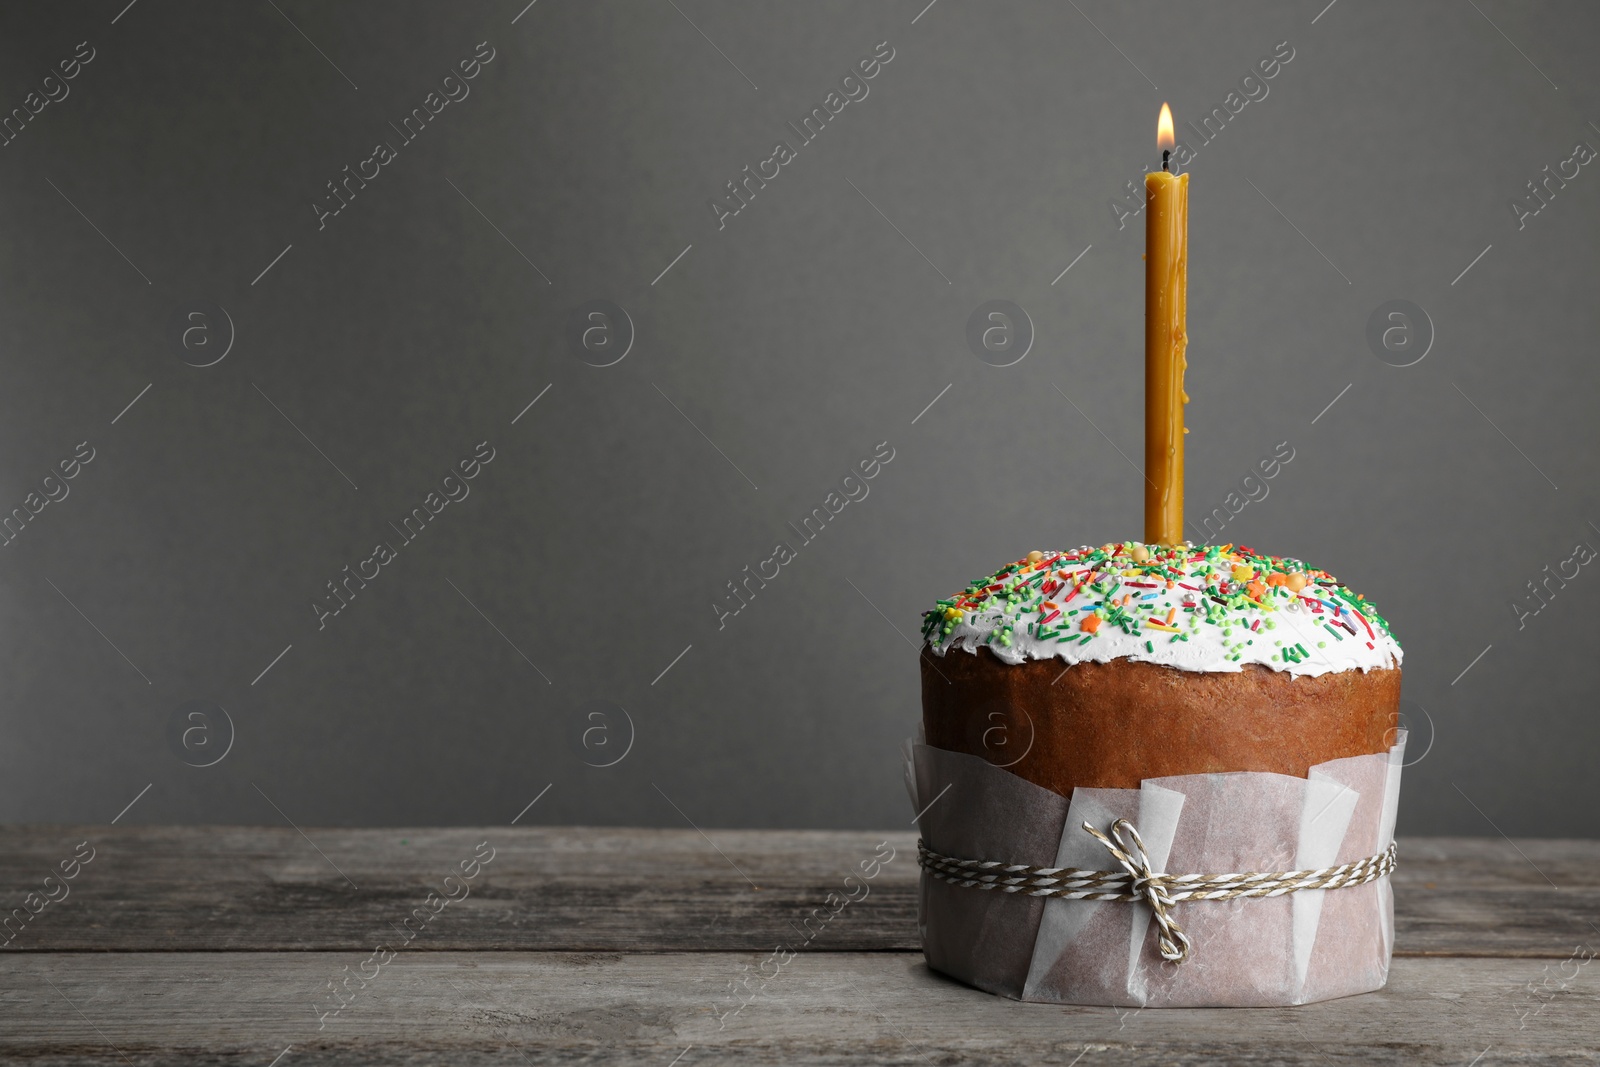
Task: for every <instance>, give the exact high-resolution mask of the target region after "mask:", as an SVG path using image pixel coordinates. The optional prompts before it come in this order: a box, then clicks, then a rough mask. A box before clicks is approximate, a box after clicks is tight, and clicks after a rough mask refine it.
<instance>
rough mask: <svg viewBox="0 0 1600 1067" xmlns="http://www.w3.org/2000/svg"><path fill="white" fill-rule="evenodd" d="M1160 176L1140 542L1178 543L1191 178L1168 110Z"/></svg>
mask: <svg viewBox="0 0 1600 1067" xmlns="http://www.w3.org/2000/svg"><path fill="white" fill-rule="evenodd" d="M1156 146H1157V147H1158V148H1160V149H1161V150H1162V152H1161V169H1160V170H1159V171H1151V172H1150V173H1148V174H1146V175H1145V176H1144V192H1145V216H1144V217H1145V223H1144V226H1145V229H1144V260H1145V262H1144V470H1145V486H1144V539H1145V541H1146V543H1148V544H1152V545H1173V544H1177V543H1178V542H1180V541H1182V540H1183V435H1184V434H1186V433H1188V432H1189V431H1188V430H1187V429H1186V428H1185V427H1184V425H1183V405H1184V404H1186V403H1188V401H1189V395H1188V394H1187V393H1185V392H1184V391H1183V372H1184V368H1185V367H1187V366H1188V361H1187V360H1186V359H1185V358H1184V349H1185V348H1186V347H1187V346H1188V341H1189V338H1188V333H1187V331H1186V329H1185V320H1186V314H1187V306H1188V292H1189V176H1188V175H1187V174H1172V173H1170V172H1169V171H1168V169H1167V167H1168V161H1169V159H1170V157H1171V149H1172V146H1173V135H1172V109H1171V108H1169V107H1167V105H1166V104H1162V105H1161V118H1160V119H1159V121H1158V122H1157V124H1156Z"/></svg>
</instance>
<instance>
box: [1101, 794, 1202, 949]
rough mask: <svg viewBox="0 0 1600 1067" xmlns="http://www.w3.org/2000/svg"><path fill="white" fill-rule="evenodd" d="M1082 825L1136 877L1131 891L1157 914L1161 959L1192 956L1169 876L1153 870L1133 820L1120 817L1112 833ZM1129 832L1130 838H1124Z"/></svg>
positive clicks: (1130, 875)
mask: <svg viewBox="0 0 1600 1067" xmlns="http://www.w3.org/2000/svg"><path fill="white" fill-rule="evenodd" d="M1083 828H1084V829H1085V830H1087V831H1089V833H1090V834H1092V835H1093V836H1094V839H1095V840H1096V841H1098V842H1100V843H1101V844H1102V845H1104V846H1106V851H1107V852H1109V853H1111V856H1112V858H1113V859H1115V860H1116V861H1117V862H1118V863H1120V864H1122V869H1123V870H1125V871H1127V872H1128V876H1129V877H1130V878H1132V879H1133V882H1132V885H1131V890H1132V892H1133V894H1134V895H1135V896H1136V897H1142V898H1143V899H1144V902H1145V903H1146V904H1149V905H1150V911H1151V912H1152V913H1153V914H1154V915H1155V920H1156V928H1157V929H1158V930H1159V934H1158V935H1157V938H1158V940H1159V942H1160V948H1161V958H1162V959H1164V960H1166V961H1167V962H1169V963H1182V962H1183V961H1184V960H1186V959H1188V958H1189V948H1190V945H1189V935H1187V934H1185V933H1184V932H1183V928H1182V927H1180V926H1179V925H1178V922H1177V920H1176V919H1174V918H1173V917H1172V914H1171V911H1170V910H1169V909H1170V908H1171V907H1172V905H1173V900H1172V893H1171V891H1170V890H1169V889H1168V878H1169V876H1168V875H1165V874H1158V873H1156V872H1155V871H1152V870H1151V869H1150V856H1149V854H1148V853H1147V852H1145V850H1144V838H1142V837H1140V836H1139V831H1138V830H1136V829H1134V826H1133V823H1131V822H1129V821H1128V820H1127V819H1118V820H1117V821H1116V822H1114V823H1112V824H1111V836H1110V837H1107V836H1106V835H1105V834H1103V833H1101V832H1100V831H1099V830H1096V829H1095V828H1094V827H1093V826H1091V825H1090V824H1089V823H1088V822H1085V823H1084V824H1083ZM1124 833H1126V834H1127V835H1128V839H1127V840H1126V841H1125V840H1123V837H1122V835H1123V834H1124Z"/></svg>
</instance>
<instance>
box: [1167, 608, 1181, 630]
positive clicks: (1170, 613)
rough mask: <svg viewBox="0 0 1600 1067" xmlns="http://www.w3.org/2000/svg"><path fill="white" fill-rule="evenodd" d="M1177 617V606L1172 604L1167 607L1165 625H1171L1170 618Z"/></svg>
mask: <svg viewBox="0 0 1600 1067" xmlns="http://www.w3.org/2000/svg"><path fill="white" fill-rule="evenodd" d="M1177 617H1178V607H1177V605H1176V604H1174V605H1173V606H1172V607H1170V608H1168V609H1167V625H1168V626H1171V625H1172V620H1173V619H1176V618H1177Z"/></svg>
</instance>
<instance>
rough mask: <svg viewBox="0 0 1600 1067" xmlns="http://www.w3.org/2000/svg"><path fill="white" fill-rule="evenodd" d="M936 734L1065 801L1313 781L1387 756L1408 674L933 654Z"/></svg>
mask: <svg viewBox="0 0 1600 1067" xmlns="http://www.w3.org/2000/svg"><path fill="white" fill-rule="evenodd" d="M921 667H922V721H923V727H924V729H925V731H926V736H927V743H928V744H930V745H932V746H934V747H935V748H942V749H947V750H949V751H952V752H964V753H967V754H969V755H973V756H978V757H980V758H982V759H986V760H988V761H989V762H990V763H992V764H994V765H996V766H1003V767H1005V768H1006V769H1007V770H1009V771H1011V772H1012V773H1014V774H1016V775H1019V776H1020V777H1022V778H1025V779H1027V780H1028V781H1030V782H1033V783H1034V784H1035V785H1040V786H1043V787H1044V788H1046V789H1049V790H1052V791H1054V792H1056V793H1059V794H1061V795H1063V796H1068V795H1070V794H1071V793H1072V790H1073V788H1074V787H1076V786H1080V785H1083V786H1098V787H1105V788H1116V789H1133V788H1137V787H1138V785H1139V782H1140V781H1141V780H1143V779H1146V778H1159V777H1163V776H1166V775H1176V774H1202V773H1208V772H1217V771H1275V772H1277V773H1279V774H1292V775H1296V776H1298V777H1301V778H1304V777H1305V776H1306V773H1307V772H1308V771H1309V770H1310V768H1311V767H1313V766H1315V765H1316V764H1318V763H1322V762H1325V761H1327V760H1331V759H1340V758H1343V757H1346V756H1362V755H1367V754H1370V753H1374V752H1383V751H1386V750H1387V749H1388V748H1389V746H1390V745H1391V744H1393V742H1394V738H1395V735H1394V727H1395V725H1396V723H1397V722H1398V717H1399V710H1400V669H1399V668H1398V667H1394V668H1390V669H1376V670H1368V671H1360V670H1348V671H1340V672H1337V673H1329V674H1322V675H1317V676H1314V677H1313V676H1306V675H1301V676H1298V677H1297V676H1294V675H1291V674H1289V673H1287V672H1285V671H1279V670H1272V669H1270V668H1266V667H1261V666H1256V665H1252V664H1246V665H1244V669H1243V670H1242V671H1239V672H1237V673H1235V672H1201V671H1185V670H1179V669H1176V668H1173V667H1166V666H1161V665H1158V664H1152V663H1142V662H1138V661H1134V660H1128V659H1117V660H1113V661H1111V662H1109V663H1094V662H1082V663H1075V664H1072V665H1070V666H1068V665H1066V664H1063V663H1062V662H1060V661H1059V660H1056V659H1040V660H1029V661H1027V662H1024V663H1017V664H1011V663H1005V662H1003V661H1002V660H1000V659H999V658H997V657H996V656H994V655H992V654H991V653H990V652H989V651H988V649H980V650H979V651H978V652H977V653H976V654H972V653H968V652H965V651H952V652H950V653H948V654H946V655H943V656H936V655H933V654H932V653H930V652H929V651H928V649H927V648H926V647H924V648H923V650H922V653H921Z"/></svg>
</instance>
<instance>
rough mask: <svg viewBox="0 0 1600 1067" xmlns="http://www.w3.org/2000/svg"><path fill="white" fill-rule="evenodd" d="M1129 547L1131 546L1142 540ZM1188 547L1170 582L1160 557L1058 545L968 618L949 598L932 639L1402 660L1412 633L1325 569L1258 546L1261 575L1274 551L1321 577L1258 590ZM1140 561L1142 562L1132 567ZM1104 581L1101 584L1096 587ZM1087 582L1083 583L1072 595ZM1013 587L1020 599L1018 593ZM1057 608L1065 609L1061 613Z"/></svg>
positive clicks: (1373, 664) (1290, 567)
mask: <svg viewBox="0 0 1600 1067" xmlns="http://www.w3.org/2000/svg"><path fill="white" fill-rule="evenodd" d="M1126 547H1127V548H1128V549H1130V550H1131V549H1132V548H1133V543H1132V542H1129V543H1128V544H1127V546H1126ZM1140 547H1141V549H1142V546H1140ZM1182 548H1183V556H1182V557H1181V558H1180V559H1176V560H1168V561H1167V565H1168V566H1169V567H1173V566H1175V569H1179V570H1182V571H1183V575H1184V576H1183V577H1179V578H1175V579H1173V580H1172V584H1171V587H1170V588H1169V587H1168V581H1167V579H1165V578H1162V577H1159V576H1152V575H1150V574H1149V573H1147V572H1146V568H1147V567H1148V566H1150V565H1151V564H1150V563H1144V562H1135V561H1133V560H1132V559H1131V558H1130V557H1129V555H1128V554H1127V552H1119V553H1117V554H1116V555H1115V556H1113V557H1111V558H1108V559H1103V560H1101V561H1098V562H1089V561H1078V562H1073V561H1069V560H1066V559H1063V558H1062V557H1064V556H1070V555H1074V554H1076V555H1086V554H1088V553H1091V552H1094V551H1095V550H1094V549H1091V548H1083V549H1079V550H1077V552H1076V553H1058V552H1046V553H1044V554H1043V559H1042V560H1041V561H1040V562H1039V565H1036V566H1034V567H1026V566H1025V567H1024V569H1023V570H1022V571H1018V572H1016V573H1013V574H1010V575H1007V576H1005V577H998V578H992V579H988V580H986V582H987V586H988V587H992V586H993V585H994V584H997V583H998V584H1001V585H1002V586H1003V587H1004V588H1002V589H1000V590H997V591H993V592H990V593H989V595H988V596H987V597H986V598H985V599H984V601H983V602H982V603H981V604H979V605H977V606H976V607H971V606H965V605H963V606H962V610H961V611H960V616H959V618H947V616H946V611H947V609H949V610H955V608H954V607H953V606H952V601H956V600H958V599H964V598H951V601H942V602H941V607H939V608H936V609H935V611H934V613H930V614H936V615H937V622H936V623H935V624H934V625H932V626H931V627H928V626H925V639H926V640H927V643H928V645H929V647H930V649H931V650H932V651H933V652H934V653H935V654H936V655H940V656H943V655H945V654H946V653H947V652H949V650H950V649H952V648H960V649H963V650H965V651H967V652H969V653H976V652H977V650H978V649H979V648H985V647H986V648H988V649H989V651H990V652H992V653H994V654H995V655H996V656H998V657H999V658H1000V659H1002V660H1004V661H1006V662H1007V663H1021V662H1023V661H1024V660H1029V659H1052V658H1054V659H1059V660H1061V661H1062V662H1063V663H1064V664H1071V663H1080V662H1084V661H1090V662H1094V663H1106V662H1109V661H1111V660H1114V659H1124V658H1126V659H1131V660H1138V661H1141V662H1145V663H1159V664H1162V665H1164V666H1168V667H1176V668H1179V669H1181V670H1187V671H1216V672H1238V671H1240V670H1242V669H1243V667H1244V665H1245V664H1247V663H1254V664H1259V665H1260V666H1263V667H1269V668H1271V669H1273V670H1279V671H1287V672H1289V673H1290V674H1292V675H1312V676H1315V675H1321V674H1328V673H1332V672H1338V671H1349V670H1362V671H1366V670H1373V669H1377V668H1389V667H1398V666H1399V665H1400V660H1401V656H1402V653H1401V650H1400V644H1399V642H1397V641H1396V640H1395V639H1394V637H1393V636H1392V635H1391V634H1390V633H1389V631H1388V626H1387V624H1386V623H1385V622H1384V621H1383V620H1382V619H1381V618H1379V617H1378V615H1377V614H1376V612H1375V611H1374V610H1373V609H1372V608H1371V606H1370V605H1367V604H1366V603H1365V602H1364V601H1361V600H1359V599H1358V598H1357V597H1356V596H1355V594H1354V593H1352V592H1350V590H1349V589H1347V588H1345V587H1343V586H1341V585H1339V583H1337V582H1336V581H1335V580H1334V579H1332V578H1331V576H1328V575H1326V574H1325V573H1324V572H1321V571H1317V570H1315V569H1314V568H1307V567H1305V565H1304V564H1302V563H1300V562H1299V561H1297V560H1288V559H1279V558H1277V557H1262V556H1253V557H1248V559H1249V560H1252V561H1254V562H1255V563H1256V564H1257V566H1256V567H1253V568H1252V569H1254V570H1256V572H1257V573H1256V575H1255V577H1256V578H1260V577H1262V576H1263V574H1264V573H1265V569H1263V568H1261V567H1260V563H1261V561H1263V560H1270V561H1271V564H1270V566H1269V568H1266V569H1271V570H1287V571H1290V572H1296V571H1298V572H1302V573H1304V574H1306V575H1308V579H1309V580H1308V581H1307V582H1306V584H1305V586H1304V588H1302V589H1301V590H1299V591H1298V592H1290V590H1289V588H1288V586H1287V585H1280V586H1267V587H1266V589H1265V592H1264V593H1263V594H1262V595H1261V596H1260V598H1259V599H1257V598H1255V597H1253V596H1249V595H1248V594H1247V592H1246V588H1247V585H1248V582H1247V581H1245V580H1239V581H1235V580H1234V579H1233V577H1232V564H1231V562H1230V560H1233V559H1235V558H1237V557H1234V556H1231V555H1220V554H1217V553H1219V552H1220V550H1208V549H1206V548H1204V547H1200V548H1195V547H1190V546H1182ZM1157 551H1160V550H1157ZM1208 552H1209V553H1211V554H1210V555H1206V556H1205V558H1203V559H1199V560H1196V559H1195V557H1196V556H1201V555H1205V554H1207V553H1208ZM1247 565H1248V564H1247ZM1041 567H1042V569H1040V568H1041ZM1130 569H1131V570H1134V571H1136V572H1138V573H1135V574H1133V575H1128V574H1125V573H1124V572H1125V571H1128V570H1130ZM1063 572H1065V574H1066V577H1065V578H1062V577H1061V575H1062V573H1063ZM1041 575H1043V580H1042V581H1041V580H1040V576H1041ZM1057 583H1060V584H1059V585H1057ZM1096 583H1098V584H1099V585H1100V587H1101V588H1100V590H1099V591H1097V590H1095V589H1094V588H1092V586H1093V585H1094V584H1096ZM978 584H979V583H974V586H976V585H978ZM1075 587H1076V588H1077V590H1078V591H1077V593H1076V594H1075V595H1073V596H1072V597H1071V599H1070V600H1069V599H1068V594H1070V593H1072V590H1073V589H1074V588H1075ZM969 588H970V587H969ZM1052 589H1053V590H1054V591H1053V592H1051V590H1052ZM1013 592H1015V593H1017V594H1018V595H1017V597H1016V599H1015V600H1009V599H1007V594H1008V593H1013ZM1124 596H1131V600H1130V601H1129V602H1128V603H1127V604H1126V605H1124V606H1123V608H1122V614H1120V615H1119V614H1117V613H1116V609H1115V608H1114V607H1113V605H1114V604H1116V603H1117V602H1119V601H1120V600H1121V598H1122V597H1124ZM1041 601H1049V602H1050V603H1051V604H1052V605H1054V607H1046V606H1044V605H1043V604H1042V603H1041ZM1223 602H1226V604H1224V603H1223ZM1052 611H1055V612H1056V613H1057V614H1055V615H1054V616H1053V617H1052V616H1051V615H1050V612H1052ZM1091 611H1093V612H1095V613H1096V614H1098V615H1099V616H1100V617H1101V620H1102V621H1101V623H1100V625H1099V628H1098V630H1096V631H1095V632H1094V634H1093V636H1092V637H1089V638H1088V639H1087V640H1085V638H1084V636H1083V631H1082V629H1081V623H1082V620H1083V619H1084V618H1085V617H1086V616H1087V615H1088V614H1089V613H1090V612H1091ZM1071 612H1076V614H1071ZM1169 612H1170V613H1171V616H1172V618H1173V625H1174V626H1175V627H1176V629H1177V631H1178V633H1176V634H1175V633H1174V632H1172V631H1171V630H1164V629H1160V628H1159V627H1158V626H1157V625H1151V620H1152V619H1154V620H1155V621H1156V622H1157V623H1159V622H1161V621H1163V620H1165V619H1166V618H1167V617H1168V614H1169ZM1108 614H1109V615H1111V616H1112V617H1111V618H1109V619H1108V618H1106V616H1107V615H1108ZM1046 618H1049V620H1050V621H1049V622H1047V623H1045V624H1044V625H1043V626H1041V625H1040V620H1042V619H1046ZM1213 620H1214V621H1213ZM946 626H949V631H948V632H945V627H946ZM1351 631H1354V632H1353V633H1352V632H1351ZM1180 635H1182V636H1180ZM1063 639H1065V640H1063ZM1147 643H1148V647H1147ZM1285 649H1288V652H1287V654H1286V653H1285ZM1302 651H1303V654H1302Z"/></svg>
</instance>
